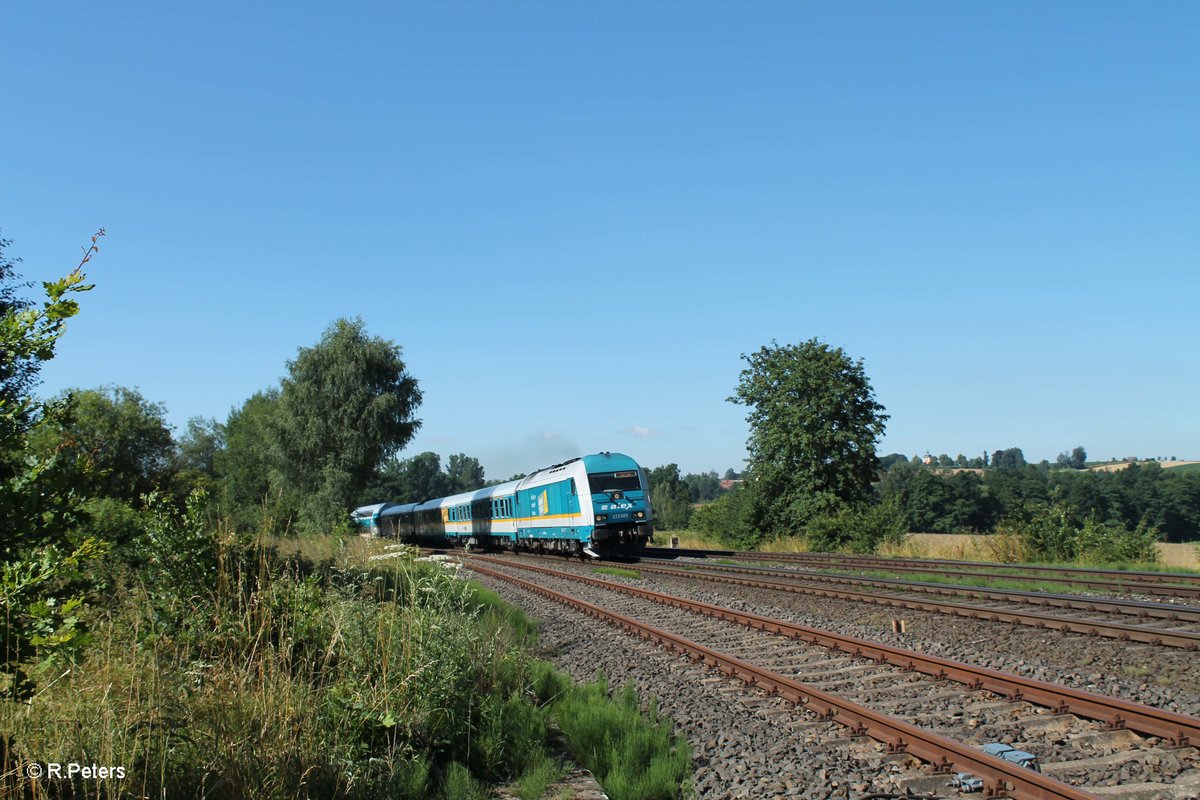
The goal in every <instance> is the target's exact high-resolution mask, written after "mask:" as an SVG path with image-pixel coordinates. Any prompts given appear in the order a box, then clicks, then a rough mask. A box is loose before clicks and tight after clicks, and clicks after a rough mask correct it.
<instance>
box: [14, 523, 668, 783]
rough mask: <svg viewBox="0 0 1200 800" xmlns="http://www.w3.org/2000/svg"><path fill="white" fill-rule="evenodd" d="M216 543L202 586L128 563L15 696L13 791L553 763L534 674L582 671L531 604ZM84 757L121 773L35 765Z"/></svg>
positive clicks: (412, 778)
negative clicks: (84, 637)
mask: <svg viewBox="0 0 1200 800" xmlns="http://www.w3.org/2000/svg"><path fill="white" fill-rule="evenodd" d="M214 537H215V538H214V541H213V542H212V544H213V547H212V548H208V549H205V548H201V549H204V550H205V552H211V555H212V559H213V563H211V564H208V565H207V566H205V565H189V566H188V569H187V570H183V565H177V568H173V569H176V573H178V574H177V578H178V579H179V581H180V585H190V582H191V580H192V578H193V577H194V575H195V573H196V568H200V569H201V571H203V572H204V573H205V574H206V575H210V577H211V580H210V581H209V582H208V583H207V584H206V586H207V588H206V589H204V590H203V591H199V590H195V589H193V591H194V594H192V595H190V596H179V595H176V594H172V593H171V592H170V591H166V590H165V589H164V587H163V585H162V583H155V582H150V581H148V580H143V579H142V575H141V574H139V573H135V572H131V571H125V572H121V573H119V574H117V575H116V576H115V577H114V581H115V582H114V584H113V586H114V589H115V591H114V592H113V594H112V599H111V602H110V603H109V604H107V605H106V606H101V607H98V608H94V609H93V611H92V617H91V619H89V620H88V622H89V627H90V628H91V634H92V637H93V640H92V644H91V646H90V647H89V648H88V649H87V651H86V652H85V654H84V656H83V657H82V658H81V659H80V660H79V661H78V662H76V663H74V664H62V665H61V668H60V669H58V670H56V671H55V672H54V673H52V674H49V675H47V677H46V678H45V679H44V680H43V682H42V684H41V685H39V687H38V691H37V693H36V694H35V696H34V697H33V699H32V701H30V702H28V703H17V702H15V701H4V702H2V703H0V759H2V760H3V764H0V797H29V798H40V797H57V796H74V797H88V798H90V797H95V798H101V797H103V798H120V797H130V798H133V797H171V798H175V797H185V798H186V797H203V798H212V799H213V800H224V799H225V798H228V799H229V800H233V799H234V798H264V799H265V800H275V799H278V800H292V799H293V798H296V799H298V798H375V797H381V796H387V797H396V798H426V797H435V798H436V797H443V798H471V797H481V798H482V797H486V796H488V793H489V792H490V789H489V788H488V787H490V786H494V785H497V784H500V783H505V782H511V781H521V780H522V778H523V776H529V777H528V778H526V779H525V780H526V781H528V785H527V787H526V793H527V794H529V793H532V792H533V791H534V790H535V789H536V787H537V785H538V784H539V781H544V780H546V779H548V776H549V775H552V774H554V770H555V769H557V764H556V762H555V761H554V758H553V756H552V754H553V749H552V748H551V747H550V746H549V735H550V725H551V719H552V717H551V715H552V714H553V713H554V712H553V711H552V705H551V698H549V697H547V698H545V699H544V700H543V699H539V694H540V693H539V692H538V690H537V686H538V685H539V682H540V684H541V685H543V688H544V686H545V685H546V684H547V681H549V682H550V683H553V684H554V685H560V684H561V683H562V682H563V681H566V683H567V684H568V685H569V680H567V679H565V678H564V677H562V676H557V677H550V678H548V677H546V676H547V675H548V674H549V675H557V673H553V671H552V670H551V671H550V672H549V673H548V672H547V670H548V669H549V668H548V667H546V666H545V665H544V664H541V663H540V662H537V661H536V660H534V659H533V658H532V656H531V655H530V652H531V651H530V648H531V645H532V643H533V642H534V641H535V640H536V631H537V627H536V625H535V624H534V623H533V622H532V621H531V620H529V619H528V618H527V617H525V615H524V614H522V613H521V612H520V611H519V610H518V609H515V608H513V607H511V606H509V605H507V604H504V603H503V602H501V600H500V598H499V597H498V596H496V595H495V594H493V593H491V592H489V591H487V590H485V589H483V588H481V587H479V586H478V585H477V584H473V583H469V582H467V581H463V580H459V579H458V578H457V576H456V574H455V573H454V571H453V570H452V569H448V568H447V567H446V566H445V565H441V564H436V563H424V562H421V561H418V560H416V559H415V558H414V554H413V553H412V552H410V551H406V550H403V549H400V548H394V549H393V550H392V551H390V552H389V553H384V554H383V555H385V556H386V557H385V558H382V559H377V560H369V559H368V555H369V553H368V552H366V551H364V550H363V549H362V545H361V544H359V543H354V542H351V543H350V544H349V546H348V547H346V546H342V545H336V544H335V545H329V544H328V543H325V544H320V545H318V544H314V543H310V544H308V545H304V546H303V547H302V548H296V547H293V548H291V549H290V551H289V552H283V553H281V552H280V549H279V548H276V547H274V546H269V545H264V544H261V543H260V544H259V545H257V546H253V547H246V546H244V544H245V543H239V542H238V541H237V539H236V537H229V536H223V535H217V534H214ZM302 550H306V551H307V552H302ZM310 556H311V557H315V558H318V559H319V562H318V563H314V561H313V560H312V558H310ZM193 567H195V568H193ZM210 567H211V570H209V568H210ZM147 570H148V571H147V572H146V573H145V575H147V576H157V577H160V578H162V579H163V580H168V578H165V577H163V576H164V575H167V573H162V574H161V575H160V574H159V573H156V572H154V570H153V569H151V568H150V567H147ZM168 582H169V580H168ZM555 694H557V693H555ZM569 694H571V693H570V692H566V693H564V696H566V695H569ZM554 699H555V700H557V699H558V698H557V696H556V697H555V698H554ZM558 716H559V715H557V714H555V718H558ZM627 722H628V724H629V725H630V726H631V730H634V729H637V725H635V724H634V723H633V721H632V720H627ZM642 727H647V726H646V725H645V723H643V724H642ZM650 727H653V726H650ZM72 761H74V762H78V763H81V764H87V765H92V764H95V765H98V766H109V767H123V768H124V771H125V776H124V778H122V779H117V778H111V777H110V778H103V779H96V778H92V779H82V778H76V779H74V780H72V781H65V780H64V781H52V782H51V783H50V784H47V783H46V782H45V781H41V782H36V783H35V782H33V781H31V780H30V779H29V778H28V771H27V770H28V767H29V766H30V765H31V764H35V763H36V764H40V765H42V766H43V767H44V766H45V765H46V763H47V762H60V763H66V762H72ZM623 774H625V773H623V772H622V773H618V775H623ZM685 776H686V772H684V773H682V774H681V776H680V777H679V780H682V779H683V777H685ZM617 780H618V781H619V780H621V778H620V777H618V778H617ZM613 796H614V797H615V796H616V795H613ZM664 796H665V795H664ZM671 796H674V795H671Z"/></svg>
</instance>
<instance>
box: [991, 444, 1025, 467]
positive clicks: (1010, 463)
mask: <svg viewBox="0 0 1200 800" xmlns="http://www.w3.org/2000/svg"><path fill="white" fill-rule="evenodd" d="M1026 463H1027V462H1026V461H1025V454H1024V453H1023V452H1021V448H1019V447H1010V448H1008V449H1007V450H997V451H996V452H995V453H992V468H993V469H1020V468H1021V467H1023V466H1025V464H1026Z"/></svg>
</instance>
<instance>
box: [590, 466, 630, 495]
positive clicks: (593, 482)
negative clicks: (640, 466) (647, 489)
mask: <svg viewBox="0 0 1200 800" xmlns="http://www.w3.org/2000/svg"><path fill="white" fill-rule="evenodd" d="M588 484H589V485H590V486H591V487H592V494H599V493H600V492H636V491H637V490H638V489H641V488H642V485H641V483H639V482H638V474H637V470H627V471H624V472H591V473H588Z"/></svg>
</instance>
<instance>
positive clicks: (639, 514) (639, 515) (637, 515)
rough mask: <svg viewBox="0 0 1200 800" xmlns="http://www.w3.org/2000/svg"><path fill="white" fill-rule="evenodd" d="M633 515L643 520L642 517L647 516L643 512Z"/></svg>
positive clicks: (636, 512)
mask: <svg viewBox="0 0 1200 800" xmlns="http://www.w3.org/2000/svg"><path fill="white" fill-rule="evenodd" d="M633 515H634V516H635V517H637V518H638V519H641V518H642V517H644V516H646V514H645V512H643V511H635V512H633Z"/></svg>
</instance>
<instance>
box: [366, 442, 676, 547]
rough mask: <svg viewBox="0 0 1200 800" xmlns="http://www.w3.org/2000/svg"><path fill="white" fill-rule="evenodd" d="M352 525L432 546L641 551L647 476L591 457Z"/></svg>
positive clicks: (624, 460)
mask: <svg viewBox="0 0 1200 800" xmlns="http://www.w3.org/2000/svg"><path fill="white" fill-rule="evenodd" d="M351 519H352V521H353V522H354V524H355V526H356V527H358V528H359V530H360V531H361V532H363V533H370V534H373V535H375V536H387V537H395V538H398V539H402V540H404V541H412V542H417V543H420V544H426V545H435V546H446V545H449V546H460V547H465V546H469V547H480V548H500V549H506V550H534V551H538V552H560V553H564V554H566V555H574V556H581V557H582V556H588V557H591V558H599V557H601V556H607V555H619V554H631V553H637V552H640V551H641V550H642V549H643V548H645V546H646V543H647V542H648V541H649V540H650V539H651V537H652V535H653V517H652V513H651V509H650V491H649V486H648V484H647V482H646V473H645V470H643V469H642V468H641V467H640V466H638V464H637V462H636V461H634V460H633V459H632V458H630V457H629V456H627V455H622V454H621V453H593V454H591V455H586V456H582V457H580V458H573V459H571V460H570V461H564V462H563V463H561V464H555V465H554V466H552V467H546V468H545V469H539V470H538V471H536V472H534V473H533V474H531V475H527V476H525V477H524V478H521V479H520V480H515V481H509V482H507V483H501V484H498V485H496V486H486V487H484V488H482V489H478V490H476V491H473V492H464V493H462V494H456V495H451V496H450V497H438V498H434V499H432V500H426V501H424V502H422V503H405V504H400V503H376V504H375V505H370V506H362V507H361V508H356V509H355V510H354V511H353V512H352V514H351Z"/></svg>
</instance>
